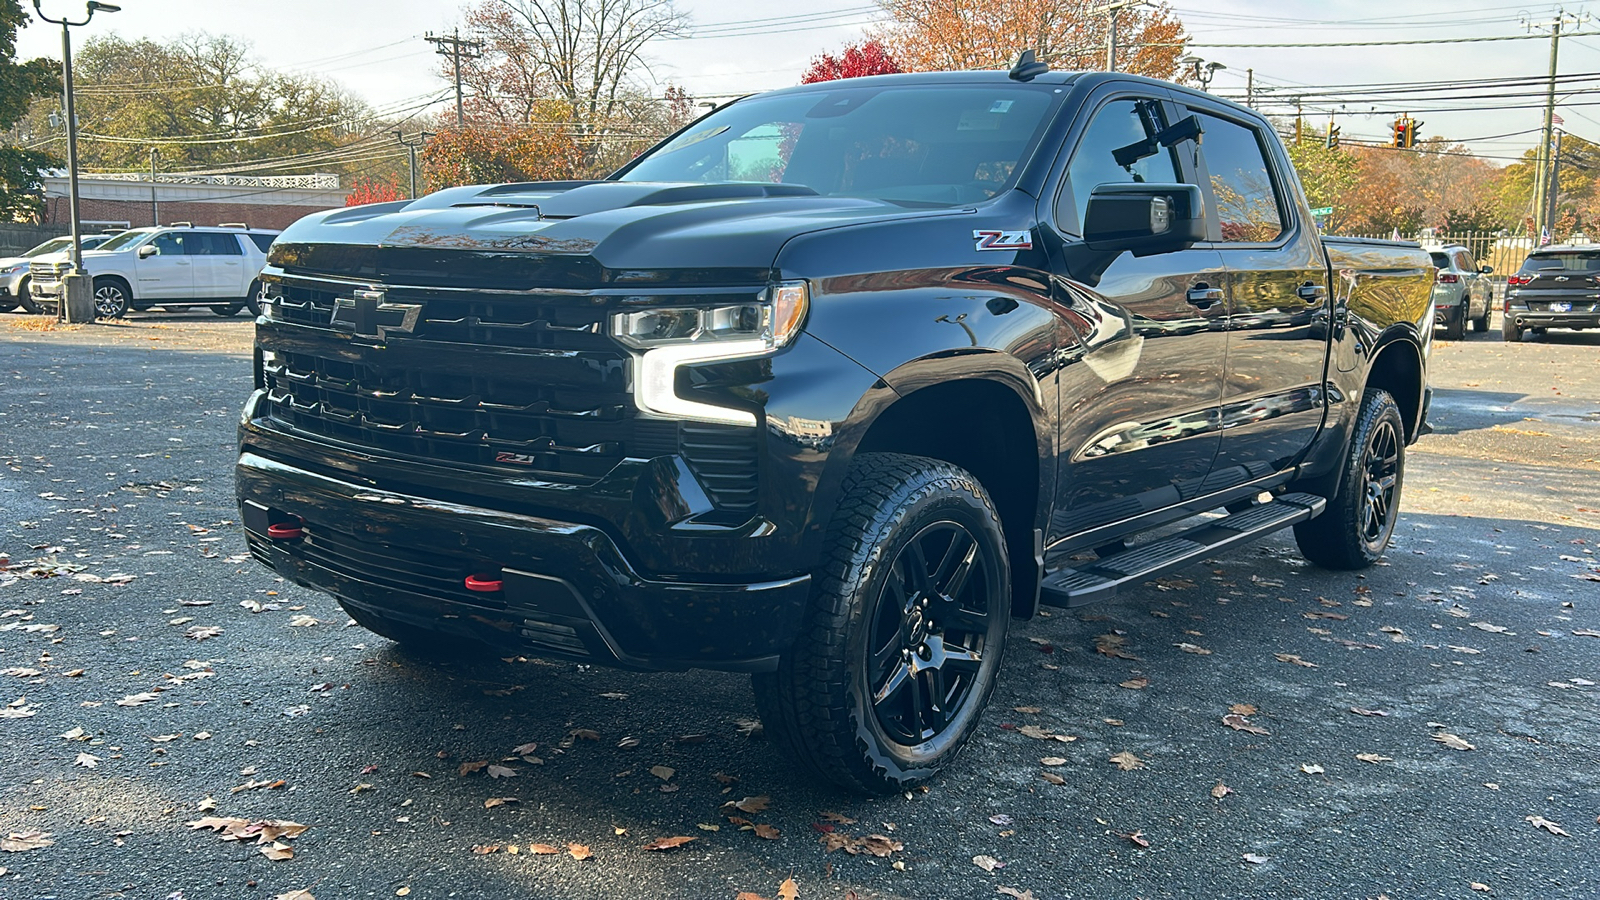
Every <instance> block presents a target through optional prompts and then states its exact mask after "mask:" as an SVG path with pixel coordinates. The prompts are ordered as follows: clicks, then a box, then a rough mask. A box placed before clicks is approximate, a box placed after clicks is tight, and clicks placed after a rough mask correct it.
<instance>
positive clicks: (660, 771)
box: [650, 766, 678, 781]
mask: <svg viewBox="0 0 1600 900" xmlns="http://www.w3.org/2000/svg"><path fill="white" fill-rule="evenodd" d="M650 774H651V775H654V776H655V777H657V778H659V779H661V780H662V781H671V780H672V776H674V775H676V774H678V770H677V769H674V768H672V767H671V766H651V767H650Z"/></svg>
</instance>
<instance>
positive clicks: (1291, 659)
mask: <svg viewBox="0 0 1600 900" xmlns="http://www.w3.org/2000/svg"><path fill="white" fill-rule="evenodd" d="M1272 658H1273V659H1276V660H1277V661H1278V662H1286V663H1294V664H1295V665H1297V666H1301V667H1302V668H1306V669H1315V668H1316V667H1317V664H1316V663H1314V662H1306V661H1305V660H1303V659H1301V658H1300V655H1299V654H1297V653H1274V654H1272Z"/></svg>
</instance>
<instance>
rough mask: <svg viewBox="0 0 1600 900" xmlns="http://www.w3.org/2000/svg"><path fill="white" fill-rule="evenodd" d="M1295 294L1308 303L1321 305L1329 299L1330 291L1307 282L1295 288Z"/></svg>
mask: <svg viewBox="0 0 1600 900" xmlns="http://www.w3.org/2000/svg"><path fill="white" fill-rule="evenodd" d="M1294 292H1295V294H1296V295H1297V296H1299V297H1300V299H1301V300H1304V301H1305V302H1307V303H1321V302H1322V301H1323V300H1326V299H1327V298H1328V289H1327V288H1326V287H1324V286H1323V285H1320V284H1312V283H1311V282H1309V281H1308V282H1306V283H1305V284H1302V285H1300V286H1299V287H1298V288H1295V291H1294Z"/></svg>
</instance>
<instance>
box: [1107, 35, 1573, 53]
mask: <svg viewBox="0 0 1600 900" xmlns="http://www.w3.org/2000/svg"><path fill="white" fill-rule="evenodd" d="M1596 35H1600V31H1574V32H1571V33H1569V34H1564V35H1562V37H1594V36H1596ZM1544 39H1545V35H1542V34H1501V35H1493V36H1491V37H1456V38H1418V39H1415V40H1409V41H1317V42H1315V43H1309V44H1207V43H1201V42H1190V41H1181V42H1170V41H1169V42H1160V43H1149V44H1139V45H1138V46H1140V47H1203V48H1205V49H1208V50H1213V49H1233V50H1279V49H1302V50H1303V49H1312V48H1325V47H1407V46H1416V45H1420V44H1481V43H1486V42H1491V41H1532V40H1544Z"/></svg>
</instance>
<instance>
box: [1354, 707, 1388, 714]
mask: <svg viewBox="0 0 1600 900" xmlns="http://www.w3.org/2000/svg"><path fill="white" fill-rule="evenodd" d="M1350 711H1351V712H1353V713H1355V714H1356V715H1358V716H1387V715H1389V713H1388V712H1387V711H1385V710H1381V709H1363V708H1361V707H1359V706H1352V707H1350Z"/></svg>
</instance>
